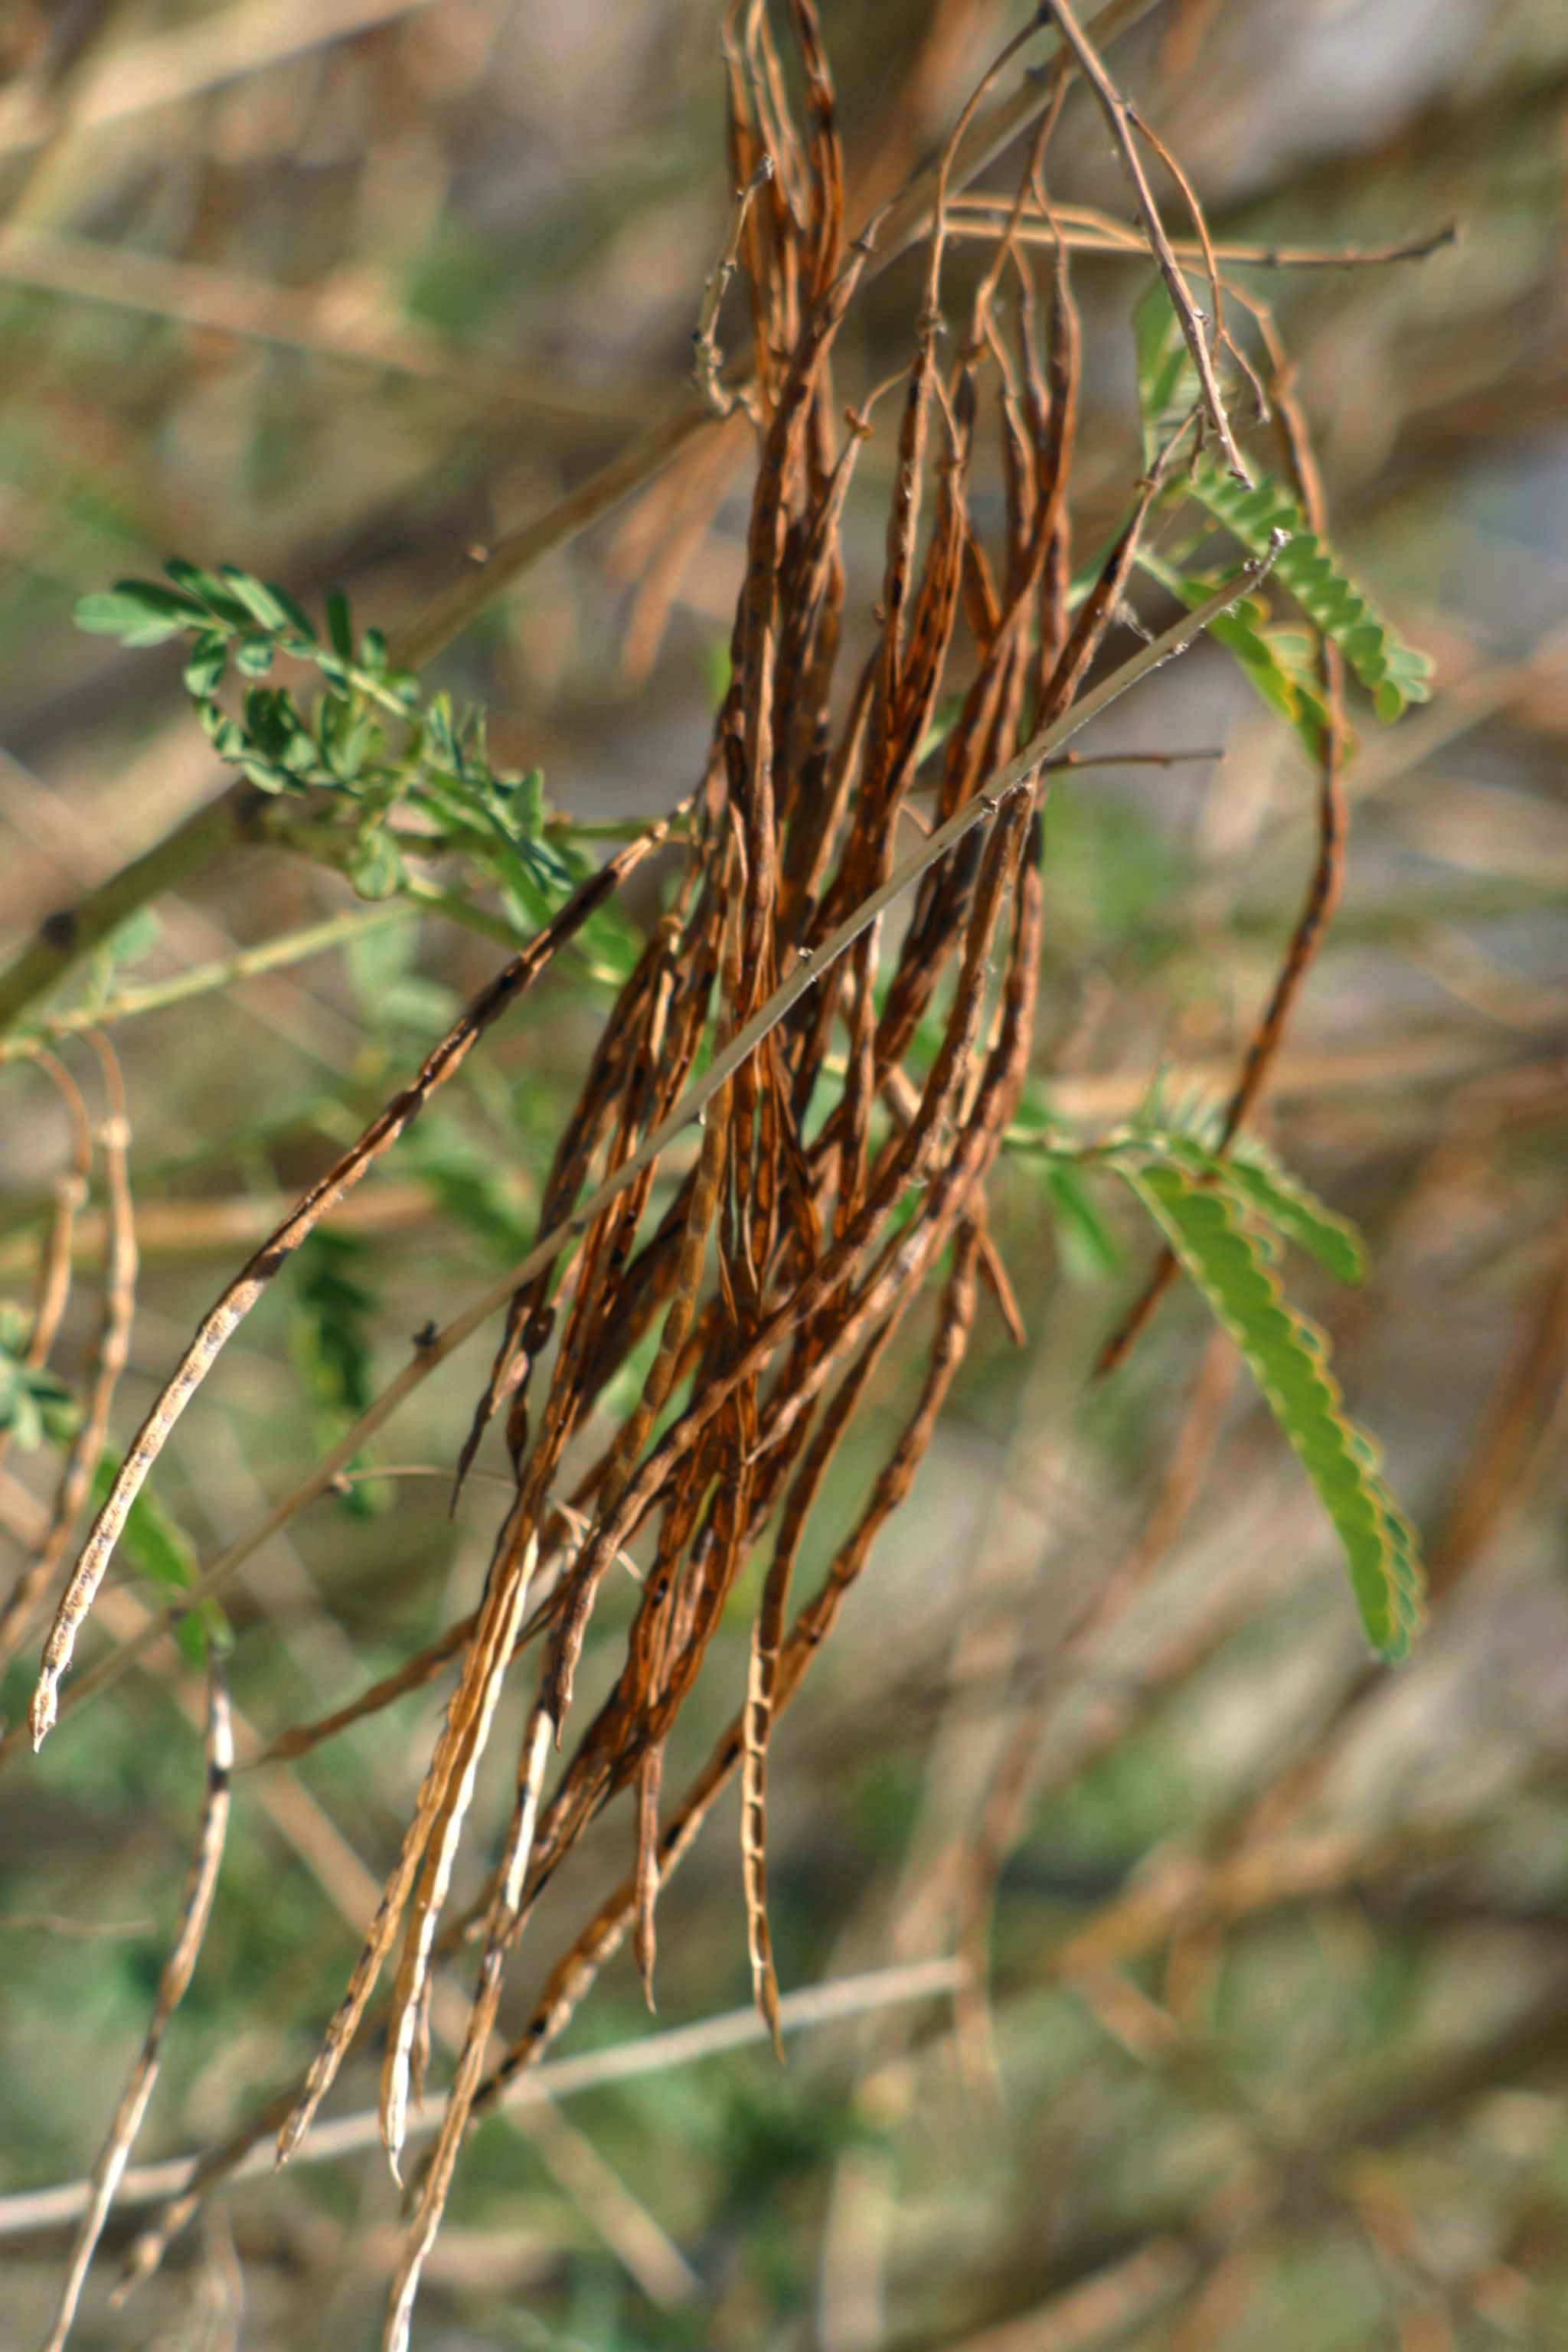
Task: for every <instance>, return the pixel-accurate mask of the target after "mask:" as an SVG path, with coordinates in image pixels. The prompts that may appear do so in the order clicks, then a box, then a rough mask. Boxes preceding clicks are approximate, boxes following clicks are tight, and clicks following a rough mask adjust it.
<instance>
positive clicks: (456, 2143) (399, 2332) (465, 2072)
mask: <svg viewBox="0 0 1568 2352" xmlns="http://www.w3.org/2000/svg"><path fill="white" fill-rule="evenodd" d="M555 1728H556V1727H555V1723H554V1720H553V1718H552V1716H551V1714H550V1711H549V1709H548V1707H546V1706H542V1705H541V1706H536V1707H535V1709H534V1713H533V1717H532V1720H531V1724H530V1727H529V1733H528V1737H527V1738H526V1739H525V1741H524V1743H523V1759H524V1762H523V1771H522V1780H521V1787H520V1789H519V1791H518V1802H517V1805H516V1808H515V1809H514V1811H513V1815H512V1823H511V1828H510V1832H509V1836H508V1841H507V1852H506V1854H505V1856H504V1858H503V1861H502V1866H501V1891H500V1900H499V1902H498V1904H497V1906H496V1910H495V1913H494V1915H493V1916H492V1917H491V1921H490V1925H489V1935H488V1937H487V1939H486V1944H485V1952H484V1958H483V1960H482V1961H481V1962H480V1966H479V1985H478V1988H477V1990H476V1991H475V1995H474V2005H473V2011H472V2013H471V2015H470V2017H469V2020H468V2035H467V2038H466V2039H465V2041H464V2043H463V2048H462V2052H461V2054H460V2056H459V2058H458V2072H457V2076H456V2079H455V2080H454V2082H453V2084H452V2088H451V2091H450V2093H449V2095H448V2096H447V2112H446V2115H445V2116H444V2117H443V2119H442V2124H441V2130H440V2134H439V2137H437V2143H436V2148H435V2152H434V2154H433V2156H432V2158H431V2159H430V2163H429V2166H428V2168H427V2169H426V2174H425V2178H424V2179H423V2181H422V2182H421V2184H420V2189H419V2197H418V2204H417V2206H416V2210H415V2214H414V2218H413V2220H412V2221H410V2223H409V2225H408V2232H407V2237H406V2241H405V2246H404V2252H403V2258H402V2261H401V2262H400V2263H399V2265H398V2271H397V2275H396V2277H395V2280H394V2282H393V2287H392V2294H391V2297H390V2299H389V2302H388V2305H387V2315H386V2325H385V2327H384V2332H383V2336H382V2345H383V2352H406V2347H407V2343H408V2332H409V2327H410V2326H411V2323H412V2320H413V2315H414V2305H415V2300H416V2297H417V2295H418V2293H419V2280H420V2274H421V2273H422V2272H423V2270H424V2267H425V2263H426V2258H427V2256H428V2254H429V2252H430V2249H431V2247H432V2246H433V2245H434V2243H435V2242H436V2232H437V2230H438V2229H439V2228H440V2226H441V2216H442V2214H443V2212H444V2211H445V2210H446V2205H447V2192H448V2190H449V2189H450V2188H451V2185H452V2175H453V2172H454V2171H455V2169H456V2168H457V2162H458V2150H459V2149H460V2148H461V2147H462V2143H463V2136H464V2134H465V2132H466V2131H467V2129H468V2117H469V2114H470V2112H471V2110H472V2107H473V2102H474V2096H475V2094H476V2092H477V2091H478V2089H479V2079H480V2074H481V2072H482V2070H483V2066H484V2059H485V2048H486V2044H487V2043H488V2042H489V2036H490V2030H491V2028H492V2026H493V2025H494V2023H495V2016H496V2011H497V2008H498V2007H499V2005H500V1989H501V1973H502V1969H503V1967H504V1965H505V1958H506V1948H507V1944H508V1940H509V1937H510V1930H511V1928H512V1927H513V1926H514V1925H515V1922H516V1918H517V1914H518V1910H519V1906H520V1904H521V1892H522V1883H523V1880H524V1878H525V1877H526V1875H527V1872H528V1864H529V1857H530V1855H531V1852H532V1846H533V1828H534V1823H535V1822H536V1821H537V1819H538V1815H539V1794H540V1790H541V1787H542V1783H543V1780H544V1766H545V1759H546V1758H547V1757H548V1756H549V1753H550V1748H551V1742H552V1738H553V1736H554V1733H555Z"/></svg>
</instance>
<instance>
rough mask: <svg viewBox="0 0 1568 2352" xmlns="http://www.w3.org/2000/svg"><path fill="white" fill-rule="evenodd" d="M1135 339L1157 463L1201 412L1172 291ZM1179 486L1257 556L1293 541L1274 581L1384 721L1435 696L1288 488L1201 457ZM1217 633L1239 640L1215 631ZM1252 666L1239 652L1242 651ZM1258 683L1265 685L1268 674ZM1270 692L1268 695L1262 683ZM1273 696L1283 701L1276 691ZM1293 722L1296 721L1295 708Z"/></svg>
mask: <svg viewBox="0 0 1568 2352" xmlns="http://www.w3.org/2000/svg"><path fill="white" fill-rule="evenodd" d="M1136 342H1137V353H1138V398H1139V404H1140V407H1141V408H1142V417H1143V455H1144V460H1145V463H1146V464H1149V465H1151V466H1152V464H1153V463H1154V460H1155V458H1156V457H1157V456H1158V455H1159V452H1160V451H1161V449H1162V448H1163V446H1165V444H1166V442H1167V441H1168V440H1169V439H1170V436H1171V435H1172V433H1173V431H1174V430H1175V429H1176V428H1177V426H1178V425H1181V424H1182V422H1183V421H1184V418H1185V417H1186V416H1187V415H1188V414H1189V413H1190V411H1191V409H1192V405H1193V402H1194V397H1195V394H1196V391H1197V383H1196V377H1195V375H1194V371H1193V366H1192V361H1191V358H1190V357H1189V355H1188V352H1187V348H1186V344H1185V342H1184V341H1183V338H1182V331H1181V327H1180V325H1179V323H1178V321H1177V319H1176V315H1175V312H1174V311H1173V310H1172V308H1171V300H1170V297H1169V295H1168V294H1167V293H1166V291H1165V289H1164V288H1163V286H1162V285H1160V284H1158V283H1156V284H1155V285H1154V286H1153V287H1152V289H1150V291H1149V293H1148V294H1147V295H1146V296H1145V297H1144V299H1143V300H1142V302H1141V303H1140V304H1139V306H1138V314H1137V328H1136ZM1180 487H1181V488H1183V489H1184V491H1185V494H1186V495H1187V497H1189V498H1190V499H1194V501H1195V502H1196V503H1197V505H1199V506H1200V507H1202V509H1204V511H1205V514H1207V515H1208V516H1209V517H1210V518H1211V520H1213V521H1215V522H1217V523H1220V524H1223V526H1224V528H1225V529H1226V530H1228V531H1229V532H1230V533H1231V535H1232V537H1233V538H1235V539H1237V540H1239V541H1240V542H1241V544H1242V545H1243V547H1245V548H1246V549H1247V552H1248V553H1249V554H1251V555H1266V554H1267V553H1268V550H1269V547H1270V545H1271V544H1272V542H1273V540H1274V537H1275V535H1276V534H1277V533H1282V534H1283V536H1284V538H1285V541H1286V543H1285V545H1284V547H1283V548H1282V549H1281V550H1280V552H1279V556H1278V557H1277V558H1276V560H1275V563H1274V568H1273V572H1272V575H1271V576H1272V577H1273V578H1274V579H1276V580H1278V581H1279V583H1280V585H1281V586H1282V587H1285V588H1288V589H1289V592H1290V593H1291V595H1292V596H1294V597H1295V599H1296V601H1297V603H1298V604H1300V607H1301V609H1302V611H1303V612H1304V613H1305V614H1307V615H1308V617H1309V619H1310V620H1311V621H1313V622H1314V623H1315V624H1316V625H1317V626H1318V627H1319V628H1320V629H1321V631H1322V633H1323V635H1325V636H1326V637H1328V638H1330V639H1331V641H1332V643H1333V644H1335V645H1336V646H1338V647H1339V649H1340V651H1341V652H1342V654H1343V656H1344V657H1345V659H1346V661H1347V662H1349V664H1350V666H1351V667H1352V670H1353V671H1354V672H1355V674H1356V677H1358V678H1359V679H1360V680H1361V683H1362V685H1363V687H1364V688H1366V690H1367V692H1368V693H1369V694H1370V695H1371V696H1372V698H1373V708H1374V709H1375V710H1376V712H1377V715H1378V717H1379V718H1380V719H1385V720H1392V719H1397V718H1399V717H1400V715H1401V714H1402V712H1403V711H1404V710H1405V709H1406V708H1407V707H1408V705H1409V704H1411V703H1412V702H1425V701H1426V700H1427V698H1428V697H1429V696H1430V694H1431V691H1432V663H1431V660H1430V658H1429V656H1427V655H1426V654H1424V653H1421V652H1419V651H1418V650H1417V649H1416V648H1415V646H1410V645H1407V644H1406V643H1405V640H1404V638H1403V637H1401V636H1400V635H1398V633H1397V631H1395V630H1394V629H1393V628H1392V627H1390V625H1389V624H1388V623H1387V622H1386V621H1385V620H1384V618H1383V617H1382V615H1381V614H1379V613H1377V612H1376V611H1375V610H1374V609H1373V606H1372V605H1371V604H1369V603H1368V602H1367V599H1366V598H1365V597H1364V596H1363V594H1362V593H1361V591H1360V589H1359V588H1357V587H1356V586H1355V585H1354V583H1352V581H1351V580H1349V579H1348V578H1347V577H1346V575H1345V573H1344V572H1342V569H1341V568H1340V564H1339V562H1338V559H1337V558H1336V556H1335V555H1334V553H1333V551H1332V550H1331V549H1330V548H1329V547H1327V546H1326V545H1325V544H1324V542H1323V541H1321V539H1320V538H1319V537H1318V536H1317V534H1316V532H1314V531H1311V530H1308V528H1307V522H1306V518H1305V516H1304V515H1303V514H1302V512H1301V509H1300V506H1299V505H1298V504H1297V502H1296V500H1295V499H1293V498H1292V497H1291V496H1290V494H1289V491H1288V490H1287V489H1285V488H1283V486H1282V485H1281V484H1280V483H1279V481H1277V480H1276V479H1275V478H1274V477H1273V476H1272V475H1265V476H1264V477H1263V478H1262V479H1261V480H1260V481H1258V482H1257V483H1256V484H1254V485H1252V486H1251V487H1250V488H1249V487H1248V486H1247V484H1246V483H1244V482H1237V481H1233V480H1232V478H1231V477H1230V475H1229V474H1228V473H1226V472H1224V471H1223V470H1222V469H1221V468H1220V467H1218V466H1216V465H1215V464H1214V463H1213V462H1212V460H1211V459H1210V458H1208V457H1206V456H1205V455H1204V454H1202V452H1200V453H1199V454H1198V456H1197V457H1195V458H1194V463H1193V465H1192V467H1191V469H1190V471H1189V472H1188V473H1187V474H1186V475H1184V477H1183V478H1182V481H1181V485H1180ZM1235 634H1236V632H1235V630H1234V629H1232V630H1231V631H1230V632H1229V633H1228V634H1227V632H1226V630H1225V629H1224V628H1223V627H1219V626H1216V628H1215V635H1218V636H1221V637H1222V638H1223V639H1224V641H1225V642H1226V643H1232V640H1233V638H1234V636H1235ZM1233 650H1235V651H1237V653H1238V655H1240V656H1241V657H1242V658H1243V660H1244V665H1245V664H1246V660H1247V656H1246V655H1245V654H1244V653H1243V652H1242V648H1241V647H1240V646H1235V645H1233ZM1254 682H1255V683H1256V684H1258V685H1259V686H1263V680H1262V678H1261V677H1257V676H1255V678H1254ZM1263 690H1264V691H1265V692H1268V688H1267V687H1263ZM1269 698H1270V699H1273V698H1274V697H1273V696H1272V695H1270V697H1269ZM1287 716H1292V717H1293V716H1294V714H1292V713H1290V712H1287Z"/></svg>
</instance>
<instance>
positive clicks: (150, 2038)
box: [44, 1670, 234, 2352]
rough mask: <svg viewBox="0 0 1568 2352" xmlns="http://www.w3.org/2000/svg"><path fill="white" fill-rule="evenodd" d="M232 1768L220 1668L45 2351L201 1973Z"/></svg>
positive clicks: (53, 2341)
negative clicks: (178, 1852)
mask: <svg viewBox="0 0 1568 2352" xmlns="http://www.w3.org/2000/svg"><path fill="white" fill-rule="evenodd" d="M233 1769H234V1735H233V1731H232V1729H231V1727H230V1723H229V1712H228V1696H227V1693H226V1691H225V1689H224V1685H223V1683H222V1681H221V1679H220V1677H219V1676H218V1675H217V1673H216V1670H214V1672H213V1673H212V1674H211V1675H210V1678H209V1682H208V1691H207V1737H206V1796H205V1802H204V1804H203V1808H202V1818H201V1826H200V1829H199V1831H198V1832H197V1836H196V1843H195V1852H194V1853H193V1854H192V1856H191V1867H190V1872H189V1874H188V1876H187V1878H186V1880H185V1892H184V1900H183V1902H182V1905H181V1909H180V1926H179V1930H178V1932H177V1934H176V1936H175V1938H174V1948H173V1949H172V1950H171V1951H170V1954H169V1957H168V1958H167V1959H166V1960H165V1961H164V1963H163V1974H162V1975H161V1976H160V1978H159V1979H158V1991H157V1997H156V1999H155V2000H154V2002H153V2016H152V2020H151V2022H150V2023H149V2025H148V2028H147V2034H146V2039H145V2040H144V2041H143V2042H142V2048H141V2051H140V2053H139V2054H138V2056H137V2059H136V2062H135V2063H134V2065H133V2066H132V2069H131V2073H130V2074H129V2076H128V2077H127V2079H126V2084H125V2088H124V2090H123V2091H122V2092H121V2095H120V2104H119V2105H118V2106H117V2107H116V2108H115V2111H114V2118H113V2121H112V2122H111V2123H110V2127H109V2136H108V2137H107V2139H106V2140H105V2141H104V2144H103V2149H102V2153H101V2154H100V2157H99V2159H98V2162H97V2164H96V2165H95V2166H94V2167H93V2169H92V2177H91V2179H90V2181H89V2198H88V2204H87V2210H86V2211H85V2212H84V2214H83V2215H82V2221H81V2227H80V2229H79V2231H78V2232H77V2239H76V2243H75V2245H74V2246H73V2248H72V2250H71V2257H70V2263H69V2265H68V2269H67V2272H66V2279H65V2284H64V2286H63V2287H62V2288H61V2290H60V2300H59V2305H58V2309H57V2311H56V2313H55V2318H54V2324H53V2326H51V2328H50V2330H49V2333H48V2336H47V2338H46V2340H45V2345H44V2352H63V2347H64V2345H65V2342H66V2338H67V2337H68V2336H69V2334H70V2331H71V2326H72V2324H73V2322H74V2321H75V2318H76V2312H77V2305H78V2304H79V2301H80V2300H81V2291H82V2288H83V2286H84V2285H85V2284H86V2281H87V2273H88V2269H89V2265H90V2263H91V2261H92V2257H93V2253H94V2251H95V2250H96V2248H97V2245H98V2242H99V2239H100V2237H101V2236H102V2234H103V2225H104V2223H105V2221H107V2220H108V2218H109V2209H110V2205H111V2204H112V2203H113V2201H114V2192H115V2190H116V2189H117V2188H118V2187H119V2185H120V2181H121V2176H122V2175H123V2173H124V2170H125V2166H126V2162H127V2160H128V2158H129V2157H130V2154H131V2150H132V2146H133V2144H134V2142H135V2138H136V2135H137V2133H138V2132H139V2131H140V2130H141V2128H142V2116H144V2115H145V2114H146V2112H147V2102H148V2100H149V2099H150V2098H151V2097H152V2095H153V2084H155V2083H156V2081H157V2079H158V2063H159V2059H160V2055H161V2053H162V2050H163V2036H164V2033H165V2032H167V2030H168V2025H169V2021H170V2019H171V2018H172V2017H173V2016H174V2011H175V2010H176V2009H178V2007H179V2005H180V2002H181V2001H182V2000H184V1993H185V1988H186V1986H187V1985H188V1984H189V1983H190V1980H191V1978H192V1975H193V1974H194V1972H195V1965H196V1960H197V1958H198V1957H199V1955H200V1952H201V1948H202V1940H203V1938H204V1937H205V1934H206V1928H207V1920H208V1918H209V1916H211V1912H212V1906H213V1897H214V1895H216V1892H217V1879H218V1869H219V1865H220V1864H221V1863H222V1861H223V1848H224V1839H225V1837H226V1834H227V1831H228V1812H229V1782H230V1776H231V1774H232V1771H233Z"/></svg>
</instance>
